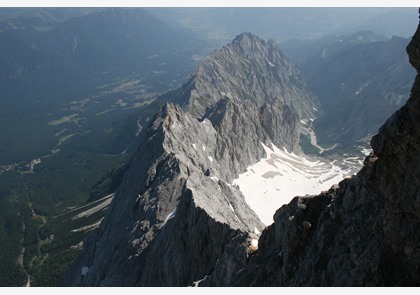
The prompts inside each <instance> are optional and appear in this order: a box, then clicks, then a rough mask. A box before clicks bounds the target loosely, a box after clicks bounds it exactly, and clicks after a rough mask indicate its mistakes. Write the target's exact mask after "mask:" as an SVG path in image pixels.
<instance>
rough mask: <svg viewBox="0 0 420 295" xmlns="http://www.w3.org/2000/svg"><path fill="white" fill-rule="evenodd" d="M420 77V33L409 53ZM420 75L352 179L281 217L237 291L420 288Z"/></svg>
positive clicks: (265, 236)
mask: <svg viewBox="0 0 420 295" xmlns="http://www.w3.org/2000/svg"><path fill="white" fill-rule="evenodd" d="M407 52H408V54H409V59H410V63H411V64H412V65H413V66H414V68H415V69H416V70H417V73H418V72H419V71H420V27H419V28H418V29H417V32H416V33H415V35H414V37H413V38H412V40H411V42H410V44H409V45H408V47H407ZM419 130H420V75H419V74H417V77H416V80H415V82H414V85H413V87H412V91H411V96H410V98H409V100H408V101H407V103H406V104H405V105H404V106H403V107H402V108H401V109H400V110H398V111H397V112H396V113H394V114H393V115H392V116H391V117H390V118H389V119H388V120H387V122H386V123H385V124H384V125H383V126H382V127H381V128H380V130H379V133H378V134H377V135H375V136H374V137H373V138H372V140H371V145H372V148H373V153H371V154H370V156H368V157H367V158H366V159H365V162H364V167H363V168H362V170H361V171H360V172H359V173H358V174H357V175H355V176H354V177H352V178H349V179H345V180H343V181H342V182H340V183H339V185H338V186H334V187H332V188H331V189H330V190H328V191H325V192H322V193H321V194H320V195H318V196H312V197H296V198H295V199H293V200H292V202H291V203H290V204H288V205H285V206H283V207H281V208H280V209H279V210H278V211H277V212H276V214H275V216H274V219H275V222H274V223H273V224H272V225H271V226H269V227H267V228H266V229H265V230H264V232H263V233H262V235H261V238H260V239H259V249H258V253H256V254H255V255H254V256H253V257H252V258H251V259H250V262H249V264H248V265H247V267H246V268H245V269H244V270H242V271H241V273H240V274H239V275H238V276H237V277H236V278H235V279H234V280H233V281H232V285H234V286H419V284H420V232H419V230H418V227H419V224H420V182H419V175H420V131H419Z"/></svg>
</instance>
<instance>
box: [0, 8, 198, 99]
mask: <svg viewBox="0 0 420 295" xmlns="http://www.w3.org/2000/svg"><path fill="white" fill-rule="evenodd" d="M1 30H2V34H1V36H0V38H1V44H2V56H1V57H0V58H1V60H0V62H1V65H2V67H1V72H0V75H1V81H2V85H1V88H2V93H3V99H2V102H1V103H4V102H5V101H8V100H9V101H10V100H12V99H13V100H15V99H16V98H19V99H21V98H25V97H31V99H34V98H40V97H42V96H45V95H56V96H57V97H62V96H65V97H70V96H71V95H75V94H80V93H83V91H86V90H88V89H89V88H92V86H94V85H98V83H105V82H106V81H112V79H113V78H115V77H118V76H121V75H129V74H135V73H137V74H138V73H144V72H150V71H151V70H153V69H154V68H153V67H155V68H156V69H157V67H156V66H157V65H158V64H163V65H165V63H167V64H166V67H169V66H174V67H175V66H177V65H178V64H179V63H182V61H183V60H185V59H188V58H189V59H191V55H192V53H190V54H189V55H188V51H189V50H190V49H192V48H196V47H197V46H198V45H199V44H200V41H199V40H198V39H197V38H196V37H193V36H191V35H187V34H184V33H175V32H174V31H172V30H171V29H170V28H169V26H167V25H166V24H164V23H163V22H162V21H160V20H158V19H157V18H155V17H153V16H151V15H150V14H149V13H147V12H146V11H144V10H142V9H120V8H113V9H107V10H104V11H100V12H94V13H91V14H89V15H86V16H82V17H73V18H70V19H68V20H66V21H65V22H63V23H58V24H56V25H55V26H54V28H53V29H51V30H49V31H46V32H40V31H37V30H35V29H33V28H32V27H28V26H26V25H25V19H23V20H22V21H21V20H20V19H18V20H15V19H12V20H6V21H5V22H3V23H1Z"/></svg>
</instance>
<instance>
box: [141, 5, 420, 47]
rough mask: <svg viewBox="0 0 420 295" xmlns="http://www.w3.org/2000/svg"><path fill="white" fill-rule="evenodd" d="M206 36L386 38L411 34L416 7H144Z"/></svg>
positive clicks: (282, 39)
mask: <svg viewBox="0 0 420 295" xmlns="http://www.w3.org/2000/svg"><path fill="white" fill-rule="evenodd" d="M147 9H148V11H149V12H150V13H151V14H153V15H155V16H157V17H159V18H161V19H164V20H167V21H171V22H173V23H175V22H177V23H178V24H181V25H182V26H184V27H187V28H189V29H191V30H193V31H195V32H198V33H200V34H201V35H202V36H205V37H207V39H209V40H215V41H219V42H228V41H229V40H232V39H233V38H234V37H235V36H236V35H238V34H239V33H241V32H243V31H252V32H254V33H255V34H257V35H259V36H261V37H263V38H266V39H268V38H275V39H276V40H277V41H279V42H283V41H285V40H288V39H291V38H299V39H316V38H320V37H324V36H327V35H331V34H336V33H343V32H356V31H367V30H373V31H375V32H377V33H379V34H381V35H384V36H386V37H387V38H390V37H391V36H392V35H398V36H404V37H409V36H410V35H411V33H412V31H411V28H413V26H414V25H416V20H417V8H415V7H210V8H201V7H200V8H182V7H179V8H176V9H172V8H163V7H158V8H147Z"/></svg>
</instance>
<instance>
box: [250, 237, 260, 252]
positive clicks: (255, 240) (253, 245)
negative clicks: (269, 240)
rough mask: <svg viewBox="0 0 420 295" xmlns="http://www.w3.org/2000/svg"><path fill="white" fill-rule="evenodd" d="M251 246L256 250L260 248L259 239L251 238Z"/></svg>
mask: <svg viewBox="0 0 420 295" xmlns="http://www.w3.org/2000/svg"><path fill="white" fill-rule="evenodd" d="M250 248H251V249H252V250H254V251H255V250H257V249H258V240H257V239H252V240H251V246H250Z"/></svg>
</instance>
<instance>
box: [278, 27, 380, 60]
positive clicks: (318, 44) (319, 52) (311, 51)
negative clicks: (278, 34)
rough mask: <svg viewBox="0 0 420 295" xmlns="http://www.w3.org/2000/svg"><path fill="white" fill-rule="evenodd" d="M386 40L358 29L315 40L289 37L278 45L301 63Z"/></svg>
mask: <svg viewBox="0 0 420 295" xmlns="http://www.w3.org/2000/svg"><path fill="white" fill-rule="evenodd" d="M387 40H388V39H387V38H386V37H385V36H383V35H380V34H376V33H375V32H372V31H359V32H356V33H352V34H349V33H337V34H334V35H328V36H325V37H322V38H318V39H315V40H314V39H290V40H286V41H284V42H282V43H281V44H280V47H281V50H282V51H283V52H284V54H285V55H286V56H287V57H288V58H289V59H291V60H292V61H294V62H295V63H296V64H298V65H301V64H303V63H304V62H305V61H306V60H308V59H310V58H314V57H318V58H326V57H328V56H331V55H334V54H335V53H337V52H339V51H342V50H346V49H350V48H351V47H353V46H356V45H360V44H364V43H371V42H380V41H387Z"/></svg>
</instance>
